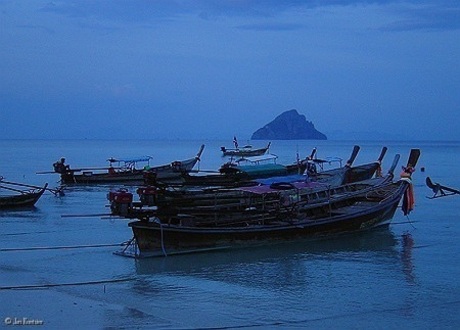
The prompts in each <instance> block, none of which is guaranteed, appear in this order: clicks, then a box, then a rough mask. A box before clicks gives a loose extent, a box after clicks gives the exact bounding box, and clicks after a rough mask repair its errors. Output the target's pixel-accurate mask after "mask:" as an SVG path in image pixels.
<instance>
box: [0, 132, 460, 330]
mask: <svg viewBox="0 0 460 330" xmlns="http://www.w3.org/2000/svg"><path fill="white" fill-rule="evenodd" d="M202 143H204V144H205V145H206V148H205V151H204V154H203V156H202V160H201V163H200V168H201V169H212V170H215V169H217V168H218V166H219V165H221V164H222V163H223V159H222V158H221V156H220V151H219V149H220V146H221V145H225V146H227V147H230V146H231V141H230V140H229V141H86V140H85V141H0V153H1V155H2V156H1V158H0V175H2V176H4V177H5V179H7V180H9V181H19V182H25V183H31V184H37V185H42V184H43V183H45V182H48V183H49V184H50V186H51V187H57V186H58V177H57V176H56V175H54V174H45V175H37V174H36V172H39V171H48V170H51V168H52V167H51V164H52V163H53V162H54V161H56V160H57V159H58V158H60V157H61V156H64V157H66V159H67V163H69V164H71V165H72V167H80V166H88V165H89V166H105V165H106V161H105V160H106V159H107V158H109V157H112V156H113V157H130V156H141V155H151V156H152V157H154V158H153V161H152V165H157V164H158V165H159V164H165V163H169V162H171V161H173V160H180V159H184V158H189V157H191V156H193V155H195V154H196V152H197V151H198V149H199V146H200V144H202ZM354 144H359V145H360V146H361V151H360V153H359V155H358V158H357V160H356V162H355V164H360V163H366V162H369V161H372V160H375V159H376V158H377V156H378V154H379V152H380V149H381V147H382V146H383V145H385V146H387V147H388V153H387V155H386V157H385V160H384V163H383V168H384V170H385V169H387V168H388V166H389V165H390V164H391V162H392V160H393V157H394V155H395V154H396V153H400V154H401V156H402V158H401V162H400V164H399V165H398V169H399V168H400V165H402V164H403V163H405V162H406V160H407V155H408V153H409V150H410V149H411V148H414V147H417V148H420V149H421V150H422V156H421V158H420V161H419V165H418V166H417V168H418V171H417V172H416V173H415V175H414V183H415V193H416V208H415V210H414V211H413V212H412V213H411V214H410V217H409V218H406V217H404V216H403V214H402V213H401V212H400V211H398V212H397V213H396V215H395V217H394V219H393V224H392V225H390V227H389V228H388V229H379V230H375V231H372V232H368V233H361V234H355V235H348V236H343V237H336V238H333V239H328V240H322V241H307V240H305V241H295V242H284V243H279V244H276V245H271V246H260V247H253V248H251V249H250V250H232V251H226V252H215V253H206V254H195V255H188V256H174V257H167V258H159V259H144V260H134V259H131V258H125V257H120V256H117V255H114V254H113V252H114V251H117V250H119V249H120V246H119V245H120V244H122V243H123V242H125V241H127V240H129V239H130V238H131V236H132V233H131V230H130V229H129V228H128V226H127V223H128V222H127V221H126V220H121V219H110V218H108V217H104V216H93V217H89V216H86V215H90V214H104V213H108V208H107V207H106V205H107V201H106V194H107V192H108V191H109V190H110V189H111V188H114V187H115V188H117V186H114V187H110V186H104V187H72V188H68V189H67V190H66V195H65V196H63V197H55V196H53V195H52V194H51V193H47V194H45V195H44V196H43V197H42V199H40V200H39V202H38V203H37V205H36V208H35V209H33V210H30V211H0V226H1V228H2V229H1V231H0V249H1V251H0V283H1V284H0V286H1V290H0V306H1V308H0V317H1V320H0V321H1V325H2V327H8V325H7V324H6V323H9V322H11V323H13V322H16V323H18V322H19V323H20V322H22V321H24V320H28V321H30V320H32V321H38V322H43V325H42V327H44V328H50V329H63V328H65V329H82V328H90V329H92V328H94V329H115V328H117V329H119V328H129V329H131V328H155V329H195V328H200V329H202V328H209V329H216V328H222V329H234V328H235V329H236V328H238V329H241V328H243V329H244V328H260V329H266V328H280V329H283V328H315V329H317V328H327V329H330V328H345V329H347V328H351V329H368V328H377V329H400V328H413V329H444V328H445V329H458V328H459V327H460V316H459V313H458V311H459V310H460V284H459V280H458V279H459V278H460V266H459V262H458V260H459V255H460V243H459V237H460V212H459V208H458V206H459V201H460V196H451V197H446V198H441V199H436V200H431V199H428V198H426V196H431V195H432V192H431V191H430V190H429V189H428V188H427V187H426V186H425V177H426V176H430V177H431V178H432V179H433V181H437V182H440V183H443V184H445V185H449V186H452V187H456V188H459V187H460V176H459V175H458V174H457V169H458V164H459V163H460V159H459V158H460V156H459V155H460V143H456V142H391V141H388V142H385V143H382V142H357V143H354V142H337V141H315V142H313V141H274V142H273V143H272V148H271V151H272V152H273V153H275V154H277V155H278V156H279V163H283V164H286V163H291V162H294V161H295V157H296V153H297V152H298V153H299V154H300V156H301V157H305V156H306V155H307V154H309V153H310V152H311V149H312V148H313V147H317V148H318V156H319V157H327V156H339V157H342V158H344V160H346V159H347V157H348V156H349V154H350V153H351V150H352V147H353V145H354ZM254 145H255V146H259V145H260V146H262V145H265V141H255V142H254ZM421 167H424V168H425V172H421V171H420V168H421ZM63 215H64V216H63ZM36 247H39V248H44V249H32V248H36ZM30 285H37V286H40V287H32V288H28V289H24V287H25V286H30ZM18 287H19V288H18ZM9 327H13V325H10V326H9Z"/></svg>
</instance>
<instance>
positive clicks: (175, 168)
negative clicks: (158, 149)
mask: <svg viewBox="0 0 460 330" xmlns="http://www.w3.org/2000/svg"><path fill="white" fill-rule="evenodd" d="M199 159H200V158H199V156H197V157H194V158H190V159H187V160H184V161H176V162H172V163H171V164H167V165H160V166H155V167H151V168H150V169H149V170H148V171H144V170H133V171H125V172H115V173H108V172H104V173H98V172H92V171H86V172H83V173H82V174H75V173H73V172H68V173H63V174H61V181H62V183H66V184H75V183H76V184H109V183H133V184H140V183H143V182H144V180H145V176H146V175H148V173H155V180H157V181H167V180H181V179H182V175H183V173H187V172H190V171H191V170H192V169H193V168H194V167H195V165H196V163H197V162H198V161H199Z"/></svg>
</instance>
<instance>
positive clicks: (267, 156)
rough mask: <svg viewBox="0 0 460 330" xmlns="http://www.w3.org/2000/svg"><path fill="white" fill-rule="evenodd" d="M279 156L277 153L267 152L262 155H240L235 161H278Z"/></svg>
mask: <svg viewBox="0 0 460 330" xmlns="http://www.w3.org/2000/svg"><path fill="white" fill-rule="evenodd" d="M277 158H278V156H277V155H274V154H265V155H260V156H247V157H240V158H238V159H237V160H235V162H237V163H248V164H259V163H260V162H267V161H271V160H273V161H274V162H276V159H277Z"/></svg>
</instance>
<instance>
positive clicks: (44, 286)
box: [0, 277, 135, 290]
mask: <svg viewBox="0 0 460 330" xmlns="http://www.w3.org/2000/svg"><path fill="white" fill-rule="evenodd" d="M134 280H135V278H132V277H127V278H119V279H114V280H99V281H87V282H73V283H52V284H29V285H12V286H0V290H26V289H47V288H54V287H60V286H79V285H95V284H107V283H119V282H129V281H134Z"/></svg>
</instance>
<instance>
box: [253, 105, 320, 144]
mask: <svg viewBox="0 0 460 330" xmlns="http://www.w3.org/2000/svg"><path fill="white" fill-rule="evenodd" d="M251 140H327V137H326V135H324V134H323V133H321V132H319V131H317V130H316V129H315V125H313V123H312V122H311V121H307V119H306V118H305V116H304V115H301V114H299V113H298V112H297V110H295V109H293V110H288V111H285V112H283V113H282V114H281V115H279V116H278V117H276V118H275V119H274V120H273V121H272V122H270V123H268V124H267V125H265V126H264V127H262V128H260V129H258V130H257V131H256V132H254V134H252V137H251Z"/></svg>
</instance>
